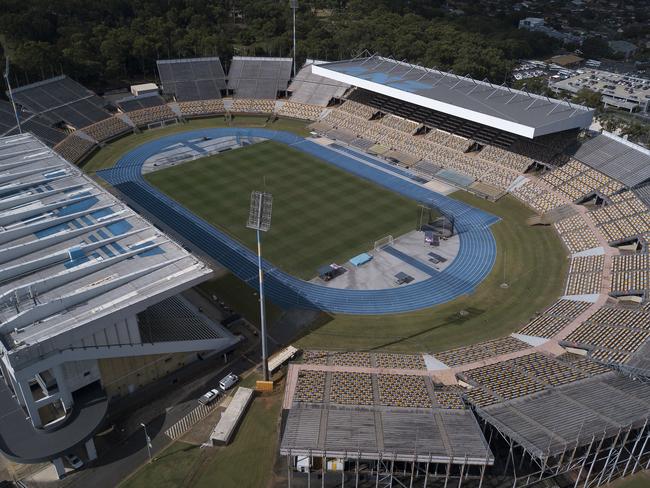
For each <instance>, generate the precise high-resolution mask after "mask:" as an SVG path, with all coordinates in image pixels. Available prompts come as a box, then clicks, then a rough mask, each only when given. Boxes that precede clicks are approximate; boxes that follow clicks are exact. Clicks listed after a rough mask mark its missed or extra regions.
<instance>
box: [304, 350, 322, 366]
mask: <svg viewBox="0 0 650 488" xmlns="http://www.w3.org/2000/svg"><path fill="white" fill-rule="evenodd" d="M302 360H303V362H305V363H307V364H327V363H328V360H329V355H328V352H327V351H314V350H310V349H307V350H305V351H303V352H302Z"/></svg>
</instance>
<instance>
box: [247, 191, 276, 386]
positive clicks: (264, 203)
mask: <svg viewBox="0 0 650 488" xmlns="http://www.w3.org/2000/svg"><path fill="white" fill-rule="evenodd" d="M272 211H273V195H271V194H270V193H266V192H261V191H253V192H251V203H250V207H249V210H248V222H247V223H246V227H248V228H249V229H254V230H255V233H256V236H257V268H258V279H259V286H260V327H261V330H260V336H261V339H262V375H263V379H264V381H268V380H269V365H268V352H267V350H266V312H265V309H264V272H263V271H262V240H261V238H260V237H261V236H260V232H267V231H268V230H269V229H270V228H271V213H272Z"/></svg>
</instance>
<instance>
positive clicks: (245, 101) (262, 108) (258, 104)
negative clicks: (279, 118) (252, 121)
mask: <svg viewBox="0 0 650 488" xmlns="http://www.w3.org/2000/svg"><path fill="white" fill-rule="evenodd" d="M230 111H231V112H240V113H248V114H255V113H260V114H271V113H273V112H274V111H275V100H262V99H259V100H258V99H250V98H235V99H234V100H233V103H232V107H231V108H230Z"/></svg>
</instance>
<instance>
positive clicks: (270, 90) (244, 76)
mask: <svg viewBox="0 0 650 488" xmlns="http://www.w3.org/2000/svg"><path fill="white" fill-rule="evenodd" d="M292 63H293V61H292V59H291V58H257V57H245V56H235V57H234V58H233V59H232V61H231V63H230V69H229V70H228V90H229V91H232V92H233V93H234V94H233V96H234V97H235V98H246V99H267V100H274V99H275V98H277V96H278V93H284V92H286V91H287V86H288V84H289V79H290V78H291V66H292Z"/></svg>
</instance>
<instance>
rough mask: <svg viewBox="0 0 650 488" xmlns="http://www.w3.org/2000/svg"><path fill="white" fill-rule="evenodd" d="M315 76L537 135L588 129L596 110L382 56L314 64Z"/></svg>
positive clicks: (522, 133)
mask: <svg viewBox="0 0 650 488" xmlns="http://www.w3.org/2000/svg"><path fill="white" fill-rule="evenodd" d="M312 72H313V73H314V74H317V75H320V76H324V77H326V78H330V79H333V80H336V81H339V82H342V83H347V84H349V85H352V86H358V87H360V88H364V89H366V90H370V91H374V92H377V93H381V94H383V95H387V96H390V97H393V98H397V99H399V100H402V101H406V102H410V103H414V104H417V105H420V106H423V107H426V108H430V109H433V110H437V111H440V112H443V113H447V114H450V115H454V116H457V117H461V118H464V119H466V120H470V121H473V122H476V123H479V124H484V125H488V126H492V127H495V128H498V129H500V130H503V131H507V132H511V133H514V134H518V135H521V136H524V137H527V138H533V137H537V136H541V135H544V134H551V133H555V132H561V131H565V130H569V129H575V128H584V127H588V126H589V124H590V123H591V120H592V117H593V110H591V109H589V108H586V107H583V106H580V105H575V104H571V103H569V102H564V101H561V100H554V99H550V98H548V97H543V96H539V95H533V94H530V93H527V92H524V91H519V90H514V89H511V88H508V87H505V86H499V85H493V84H492V83H489V82H487V81H477V80H473V79H471V78H466V77H462V76H458V75H455V74H451V73H445V72H442V71H439V70H436V69H429V68H424V67H421V66H416V65H412V64H409V63H404V62H401V61H395V60H393V59H388V58H384V57H381V56H370V57H365V58H356V59H351V60H347V61H338V62H334V63H326V64H322V65H312Z"/></svg>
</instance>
